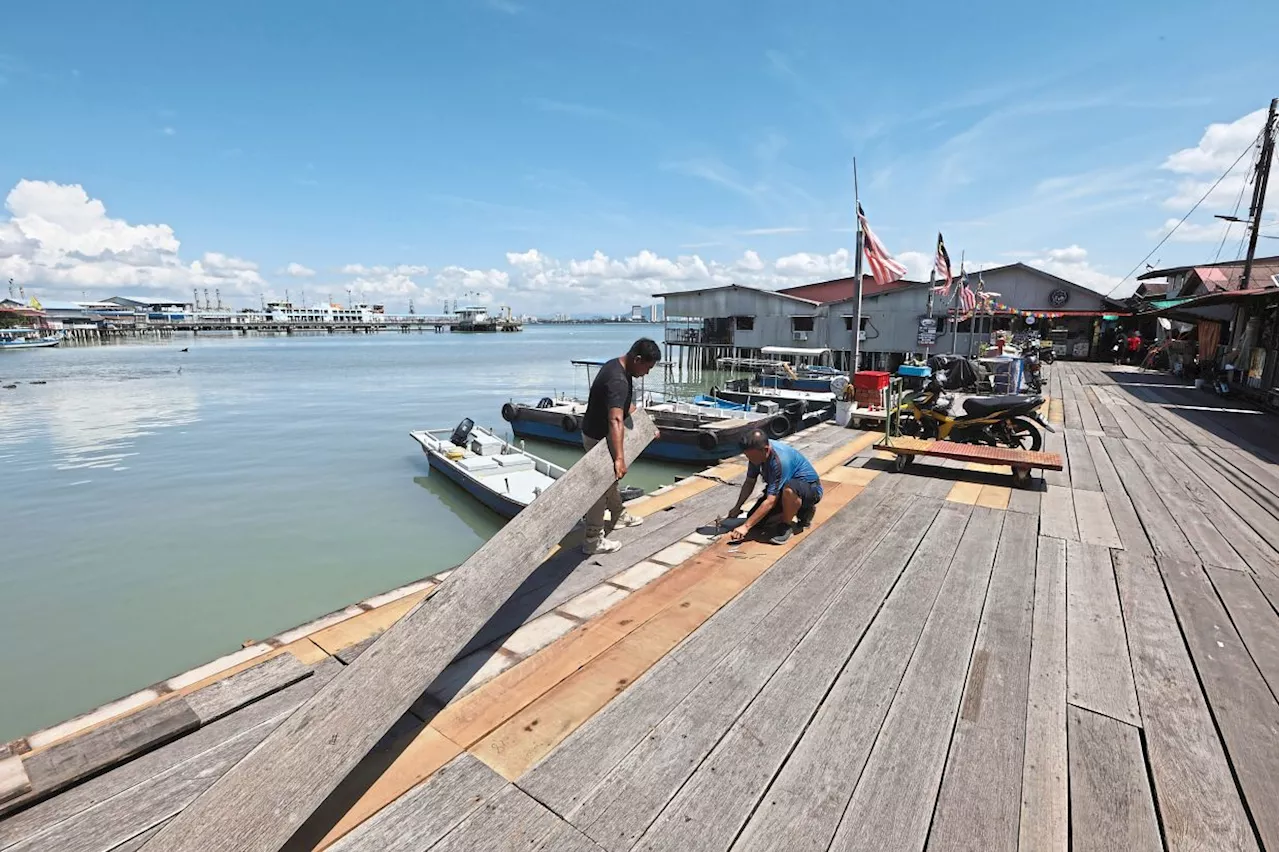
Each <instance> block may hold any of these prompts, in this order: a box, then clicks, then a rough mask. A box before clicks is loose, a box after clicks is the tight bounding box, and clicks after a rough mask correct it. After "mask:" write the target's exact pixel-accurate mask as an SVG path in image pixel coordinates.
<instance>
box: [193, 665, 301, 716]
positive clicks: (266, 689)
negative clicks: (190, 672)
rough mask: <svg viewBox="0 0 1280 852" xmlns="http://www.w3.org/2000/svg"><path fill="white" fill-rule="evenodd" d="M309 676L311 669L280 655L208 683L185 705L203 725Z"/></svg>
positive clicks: (194, 693)
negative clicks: (188, 706)
mask: <svg viewBox="0 0 1280 852" xmlns="http://www.w3.org/2000/svg"><path fill="white" fill-rule="evenodd" d="M310 675H311V669H309V668H307V667H306V666H304V665H303V664H302V663H301V662H299V661H298V658H297V657H295V656H293V655H292V654H280V655H278V656H275V657H272V658H271V659H269V660H267V661H266V662H263V663H259V664H258V665H256V666H250V667H249V668H247V669H245V670H244V671H241V672H237V673H236V674H233V675H231V677H228V678H224V679H222V680H220V681H217V682H216V683H211V684H209V685H208V686H206V687H203V688H202V689H197V690H196V691H195V692H192V693H190V694H189V695H187V696H186V697H185V698H186V702H187V704H188V705H190V707H191V709H192V710H193V711H194V712H195V714H196V717H197V718H198V719H199V720H200V724H202V725H207V724H208V723H210V722H212V721H213V720H214V719H218V718H221V717H222V716H225V715H227V714H228V713H230V712H231V711H233V710H238V709H240V708H241V707H243V706H244V705H246V704H249V703H250V702H253V701H257V700H258V699H260V698H264V697H266V696H268V695H270V694H271V693H273V692H279V691H280V690H282V689H284V688H285V687H286V686H289V685H290V684H294V683H297V682H298V681H300V680H302V679H303V678H304V677H309V676H310Z"/></svg>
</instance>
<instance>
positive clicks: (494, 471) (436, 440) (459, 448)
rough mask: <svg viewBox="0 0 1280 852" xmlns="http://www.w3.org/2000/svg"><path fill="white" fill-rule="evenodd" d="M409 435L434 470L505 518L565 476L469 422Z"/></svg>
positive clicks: (558, 468)
mask: <svg viewBox="0 0 1280 852" xmlns="http://www.w3.org/2000/svg"><path fill="white" fill-rule="evenodd" d="M409 436H410V437H411V438H413V440H415V441H417V442H418V444H420V445H421V446H422V452H423V453H424V454H425V455H426V457H427V461H428V463H429V464H430V465H431V467H432V469H434V470H438V471H439V472H440V473H442V474H444V475H445V476H447V477H448V478H449V479H451V480H453V481H454V482H456V483H457V484H458V485H460V486H462V488H464V489H465V490H466V491H468V492H469V493H470V494H471V495H472V496H474V497H475V498H476V499H477V500H479V501H480V502H481V503H483V504H485V505H486V506H488V507H489V508H490V509H493V510H494V511H495V512H497V513H498V514H499V515H502V516H503V517H504V518H514V517H515V516H516V514H517V513H519V511H520V510H521V509H523V508H524V507H525V506H528V505H529V504H530V503H532V502H533V501H534V499H535V498H537V496H538V495H539V494H541V493H542V492H543V491H546V490H547V488H549V487H550V486H551V483H553V482H555V481H556V480H557V479H559V478H560V477H561V476H563V475H564V472H565V469H564V468H562V467H560V466H558V465H554V464H552V463H551V462H549V461H547V460H546V459H543V458H539V457H538V456H535V455H534V454H533V453H530V452H526V451H525V450H524V449H522V448H520V447H516V446H513V445H511V444H510V443H508V442H507V441H505V440H503V439H502V438H500V437H498V436H497V435H495V434H494V433H493V432H492V431H491V430H489V429H486V428H484V427H483V426H476V425H475V424H474V423H473V422H472V421H471V419H470V418H467V419H466V420H463V421H462V422H461V423H459V424H458V425H457V427H456V428H454V429H452V430H449V429H434V430H424V431H416V432H410V433H409Z"/></svg>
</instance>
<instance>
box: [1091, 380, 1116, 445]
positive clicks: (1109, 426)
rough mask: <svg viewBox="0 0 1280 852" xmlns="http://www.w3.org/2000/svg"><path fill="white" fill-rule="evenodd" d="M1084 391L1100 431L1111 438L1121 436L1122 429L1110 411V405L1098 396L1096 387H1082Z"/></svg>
mask: <svg viewBox="0 0 1280 852" xmlns="http://www.w3.org/2000/svg"><path fill="white" fill-rule="evenodd" d="M1084 392H1085V396H1087V397H1088V399H1089V402H1090V404H1091V405H1092V408H1093V413H1094V414H1095V415H1096V416H1097V418H1098V423H1099V425H1100V428H1101V429H1102V431H1103V432H1104V433H1106V434H1107V435H1108V436H1110V437H1112V438H1123V437H1124V430H1122V429H1121V428H1120V425H1119V424H1118V423H1117V422H1116V418H1115V414H1113V413H1112V411H1111V406H1110V405H1108V404H1107V403H1105V402H1103V401H1102V400H1101V399H1100V398H1099V396H1098V394H1097V389H1096V388H1093V387H1087V388H1085V389H1084Z"/></svg>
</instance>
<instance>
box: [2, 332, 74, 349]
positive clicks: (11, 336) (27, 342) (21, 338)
mask: <svg viewBox="0 0 1280 852" xmlns="http://www.w3.org/2000/svg"><path fill="white" fill-rule="evenodd" d="M61 342H62V338H61V337H58V336H56V335H46V334H41V333H40V331H39V330H38V329H34V328H0V351H3V350H8V349H45V348H48V347H50V346H57V345H58V344H59V343H61Z"/></svg>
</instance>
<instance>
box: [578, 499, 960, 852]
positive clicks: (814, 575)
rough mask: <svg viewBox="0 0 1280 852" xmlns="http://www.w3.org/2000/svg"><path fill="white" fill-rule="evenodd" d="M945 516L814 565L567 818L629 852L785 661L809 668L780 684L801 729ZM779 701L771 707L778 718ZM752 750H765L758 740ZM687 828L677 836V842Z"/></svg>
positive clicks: (668, 842) (899, 527)
mask: <svg viewBox="0 0 1280 852" xmlns="http://www.w3.org/2000/svg"><path fill="white" fill-rule="evenodd" d="M939 507H940V504H939V502H938V501H930V502H927V503H922V504H920V505H918V506H917V507H916V508H915V509H914V510H913V511H912V512H911V513H910V514H908V515H904V516H903V517H902V518H900V519H899V520H898V523H897V524H895V525H894V527H893V528H892V529H891V530H890V531H889V532H888V534H887V535H886V536H885V538H884V539H883V540H882V541H881V542H880V544H879V545H877V546H876V547H875V548H874V549H872V550H869V551H863V552H861V553H859V554H858V555H857V557H856V558H853V559H851V558H850V557H849V554H848V553H847V552H846V551H845V549H843V548H842V549H839V550H836V551H835V552H833V553H831V554H829V555H828V557H827V558H826V559H823V560H821V562H819V563H817V564H815V568H814V570H813V571H812V572H810V574H809V575H808V576H807V577H806V578H805V580H804V581H802V582H801V583H800V584H799V585H797V587H796V588H795V589H793V590H792V592H791V593H790V594H788V595H787V597H786V598H784V599H783V600H782V601H781V602H780V603H779V604H778V606H777V607H776V608H775V609H774V610H773V611H772V612H770V613H769V615H768V616H767V617H766V618H765V619H764V620H762V621H761V622H760V624H759V625H758V626H757V628H756V630H755V631H754V632H753V634H752V635H751V636H750V637H749V638H748V639H747V641H745V642H743V643H742V644H741V645H739V646H738V648H737V649H735V650H734V651H733V652H732V653H731V654H730V655H729V656H727V657H726V658H725V659H724V660H723V661H722V662H721V663H720V664H719V665H718V666H716V668H715V669H713V670H712V671H711V673H710V674H709V675H708V677H707V678H706V680H705V681H704V682H703V683H702V684H701V685H699V686H698V687H697V688H696V689H694V690H693V691H692V692H691V693H689V695H688V696H687V697H686V698H685V699H684V700H683V701H681V702H680V703H679V704H678V705H677V706H676V707H675V708H674V709H673V710H672V711H671V713H670V714H668V715H667V717H666V718H665V719H663V720H662V722H661V723H660V724H659V725H657V726H656V727H655V728H653V730H652V731H650V732H649V733H648V735H647V736H645V737H643V738H642V739H641V740H640V741H639V742H638V743H637V745H636V746H635V748H634V749H633V750H632V751H631V753H630V754H628V755H627V757H626V758H625V759H624V760H623V761H622V762H621V763H619V764H618V766H616V767H614V769H613V770H612V771H610V772H608V773H607V774H605V775H603V777H602V778H601V780H600V783H599V784H598V785H597V786H596V788H595V789H594V790H593V791H592V792H591V793H590V794H589V795H587V796H586V797H584V798H583V799H582V801H581V802H580V803H578V804H577V806H576V807H574V808H573V809H571V810H569V811H567V812H564V814H563V815H564V816H565V818H567V819H568V820H569V821H570V822H572V823H573V824H574V825H576V826H577V827H578V828H580V829H582V831H583V832H584V833H585V834H587V835H588V836H589V837H591V838H592V839H593V840H595V841H596V842H597V843H599V844H600V845H601V846H603V847H605V848H606V849H609V850H624V849H630V848H631V847H632V846H633V845H634V844H635V843H636V842H637V841H638V840H639V838H640V836H641V835H642V834H644V832H645V830H646V829H647V828H648V826H649V825H650V823H652V822H653V820H654V819H655V818H656V817H657V816H658V814H659V813H660V812H661V811H662V810H663V808H664V807H665V806H666V805H667V803H668V802H669V801H670V800H671V798H672V797H673V796H674V795H675V793H676V792H677V791H679V790H680V789H681V787H682V786H683V785H684V783H685V781H686V780H687V779H688V777H689V775H691V774H692V773H693V771H694V770H695V769H696V768H697V767H698V766H699V765H700V764H701V763H702V762H703V760H704V759H705V757H706V755H707V754H708V753H710V751H711V749H712V748H713V747H715V745H716V744H717V743H718V742H719V741H720V740H721V738H722V737H724V735H725V733H726V731H727V729H728V728H730V727H731V726H732V725H733V723H734V722H735V721H736V720H737V719H738V717H739V715H740V714H743V713H744V711H746V710H747V708H748V706H750V705H752V704H753V702H754V701H755V699H756V698H757V697H758V695H759V694H760V693H761V691H762V690H764V688H765V686H766V684H768V683H770V681H771V680H772V679H773V677H774V675H775V673H778V672H779V667H780V666H782V664H783V663H784V661H786V662H788V670H789V671H795V668H794V667H795V665H796V661H797V660H803V661H804V664H803V668H802V671H800V672H798V673H797V675H798V677H797V679H798V680H799V679H802V682H794V681H791V680H790V679H788V678H787V677H786V676H785V675H781V676H782V678H783V680H787V681H788V682H789V683H790V688H789V689H788V690H786V691H785V692H784V693H783V694H782V696H781V699H782V700H783V701H784V702H789V703H791V704H795V703H800V704H801V705H802V706H801V708H800V712H801V713H802V716H801V721H800V722H798V723H797V724H801V723H802V721H803V720H805V719H807V718H808V717H809V715H810V714H811V713H812V711H813V708H815V707H816V706H817V704H818V701H819V700H820V699H821V697H822V695H823V694H825V692H826V689H827V687H828V686H829V685H830V683H831V682H832V681H833V680H834V679H835V677H836V675H837V674H838V673H839V670H840V666H841V665H843V663H844V661H845V660H846V659H847V658H848V656H849V653H850V650H849V649H848V646H846V645H844V642H845V641H854V642H856V639H857V637H859V636H861V634H862V632H863V631H864V630H865V629H866V626H867V625H868V624H869V623H870V621H871V619H872V618H873V617H874V616H875V614H876V612H877V610H878V609H879V607H880V604H881V603H882V602H883V601H884V599H885V598H886V597H887V596H888V594H889V591H890V590H891V589H892V588H893V585H894V583H895V582H896V581H897V579H898V576H899V575H900V574H901V572H902V570H903V569H904V568H905V567H906V564H907V562H908V560H909V559H910V558H911V555H912V553H914V552H915V549H916V545H917V544H918V543H919V542H920V539H921V537H922V536H923V534H924V532H925V530H926V529H928V526H929V524H930V523H931V522H932V521H933V518H934V516H935V515H936V513H937V511H938V509H939ZM836 613H838V615H835V614H836ZM769 692H770V696H771V697H772V696H774V695H776V689H774V690H770V691H769ZM808 695H812V703H808V701H807V699H806V696H808ZM777 700H778V699H777V698H775V699H774V702H775V703H773V704H772V705H771V706H772V707H773V708H774V709H775V710H776V709H777V707H778V705H777V703H776V702H777ZM793 712H794V710H793ZM744 715H750V716H751V717H752V718H753V719H754V720H755V723H756V725H755V726H753V730H754V729H755V728H756V726H758V725H759V723H760V722H761V721H762V720H763V719H765V718H768V719H769V720H770V721H771V722H777V721H778V718H777V713H776V712H773V711H771V712H770V714H768V716H764V717H762V716H760V715H758V712H757V713H748V714H744ZM758 736H768V731H767V728H766V729H760V730H759V733H758ZM753 742H754V743H755V745H756V747H757V748H763V744H762V743H761V741H760V740H759V739H756V740H753ZM784 753H785V751H784ZM683 822H684V821H683V820H680V823H681V824H683ZM681 827H682V826H677V827H676V828H677V832H678V831H679V829H680V828H681ZM729 840H732V835H729V837H728V838H726V842H727V841H729ZM688 843H689V838H683V837H681V838H676V837H671V836H667V837H666V838H665V839H664V840H662V841H661V842H660V843H658V846H657V847H655V848H659V847H663V846H666V847H668V848H672V849H676V848H686V849H687V848H688ZM650 845H652V843H650Z"/></svg>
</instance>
